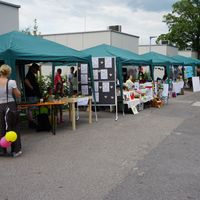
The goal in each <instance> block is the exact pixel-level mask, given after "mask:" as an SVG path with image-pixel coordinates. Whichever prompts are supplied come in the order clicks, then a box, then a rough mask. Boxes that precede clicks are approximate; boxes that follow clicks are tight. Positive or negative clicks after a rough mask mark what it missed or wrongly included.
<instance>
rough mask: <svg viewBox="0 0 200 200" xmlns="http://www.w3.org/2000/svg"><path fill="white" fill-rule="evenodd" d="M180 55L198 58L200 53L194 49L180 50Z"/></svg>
mask: <svg viewBox="0 0 200 200" xmlns="http://www.w3.org/2000/svg"><path fill="white" fill-rule="evenodd" d="M178 55H180V56H185V57H191V58H198V53H197V52H196V51H192V50H185V51H179V52H178Z"/></svg>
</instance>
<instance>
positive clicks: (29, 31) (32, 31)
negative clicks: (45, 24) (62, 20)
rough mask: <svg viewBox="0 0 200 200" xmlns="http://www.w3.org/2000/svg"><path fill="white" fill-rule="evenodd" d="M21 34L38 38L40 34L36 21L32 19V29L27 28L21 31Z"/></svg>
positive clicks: (30, 27)
mask: <svg viewBox="0 0 200 200" xmlns="http://www.w3.org/2000/svg"><path fill="white" fill-rule="evenodd" d="M21 32H22V33H26V34H28V35H34V36H40V35H41V33H40V32H39V30H38V24H37V19H34V24H33V27H32V26H29V27H27V28H25V29H23V30H21Z"/></svg>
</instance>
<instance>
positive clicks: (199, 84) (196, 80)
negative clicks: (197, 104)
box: [192, 76, 200, 92]
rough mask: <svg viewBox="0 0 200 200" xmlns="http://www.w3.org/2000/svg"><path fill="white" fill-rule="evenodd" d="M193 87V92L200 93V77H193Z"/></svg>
mask: <svg viewBox="0 0 200 200" xmlns="http://www.w3.org/2000/svg"><path fill="white" fill-rule="evenodd" d="M192 87H193V92H198V91H200V82H199V77H198V76H195V77H192Z"/></svg>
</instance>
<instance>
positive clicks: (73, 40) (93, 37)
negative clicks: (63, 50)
mask: <svg viewBox="0 0 200 200" xmlns="http://www.w3.org/2000/svg"><path fill="white" fill-rule="evenodd" d="M43 38H45V39H47V40H51V41H54V42H57V43H59V44H62V45H65V46H68V47H71V48H73V49H77V50H83V49H87V48H90V47H94V46H97V45H100V44H103V43H104V44H108V45H112V46H115V47H118V48H122V49H126V50H129V51H132V52H134V53H138V46H139V37H138V36H135V35H130V34H127V33H122V32H119V31H114V30H103V31H90V32H77V33H61V34H47V35H43Z"/></svg>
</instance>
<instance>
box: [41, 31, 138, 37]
mask: <svg viewBox="0 0 200 200" xmlns="http://www.w3.org/2000/svg"><path fill="white" fill-rule="evenodd" d="M100 32H113V33H119V34H123V35H129V36H132V37H136V38H139V36H136V35H131V34H128V33H124V32H118V31H113V30H99V31H85V32H84V31H81V32H71V33H52V34H42V35H41V36H42V37H43V36H44V37H45V36H54V35H70V34H84V33H100Z"/></svg>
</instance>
